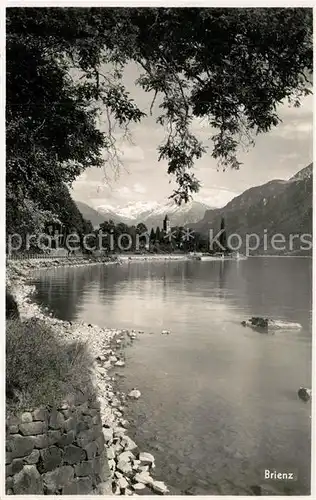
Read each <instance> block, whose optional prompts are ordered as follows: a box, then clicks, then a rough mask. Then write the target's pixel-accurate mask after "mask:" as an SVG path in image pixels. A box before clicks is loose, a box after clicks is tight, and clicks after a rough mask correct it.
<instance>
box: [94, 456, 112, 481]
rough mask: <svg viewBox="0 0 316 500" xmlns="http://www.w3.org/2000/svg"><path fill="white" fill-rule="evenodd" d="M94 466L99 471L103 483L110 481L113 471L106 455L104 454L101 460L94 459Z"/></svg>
mask: <svg viewBox="0 0 316 500" xmlns="http://www.w3.org/2000/svg"><path fill="white" fill-rule="evenodd" d="M93 466H94V468H95V469H96V470H97V473H98V476H99V477H100V479H101V482H104V481H107V480H108V479H109V477H110V476H111V471H110V467H109V461H108V459H107V457H106V454H105V453H102V455H101V456H100V458H99V459H98V458H95V459H94V462H93Z"/></svg>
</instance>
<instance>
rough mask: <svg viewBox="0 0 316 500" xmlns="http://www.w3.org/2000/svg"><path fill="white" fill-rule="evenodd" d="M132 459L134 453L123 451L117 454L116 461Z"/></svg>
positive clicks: (129, 460)
mask: <svg viewBox="0 0 316 500" xmlns="http://www.w3.org/2000/svg"><path fill="white" fill-rule="evenodd" d="M132 460H135V455H133V453H132V452H131V451H123V453H121V454H120V455H119V456H118V461H119V462H120V461H122V462H131V461H132Z"/></svg>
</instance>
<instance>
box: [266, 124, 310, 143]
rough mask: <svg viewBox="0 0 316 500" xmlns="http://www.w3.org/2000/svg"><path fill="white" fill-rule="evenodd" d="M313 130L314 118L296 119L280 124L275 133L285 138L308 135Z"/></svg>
mask: <svg viewBox="0 0 316 500" xmlns="http://www.w3.org/2000/svg"><path fill="white" fill-rule="evenodd" d="M312 132H313V121H312V120H302V121H300V120H295V121H292V122H289V123H285V124H280V125H279V126H278V127H277V128H276V129H275V130H274V134H275V135H277V136H279V137H282V138H284V139H295V138H300V139H302V138H304V136H305V137H306V136H307V137H308V136H310V135H311V134H312Z"/></svg>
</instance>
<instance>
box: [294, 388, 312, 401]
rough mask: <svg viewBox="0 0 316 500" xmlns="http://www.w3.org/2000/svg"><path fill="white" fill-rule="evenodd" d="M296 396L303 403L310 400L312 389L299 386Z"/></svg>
mask: <svg viewBox="0 0 316 500" xmlns="http://www.w3.org/2000/svg"><path fill="white" fill-rule="evenodd" d="M297 394H298V397H299V398H300V399H301V400H302V401H304V402H305V403H306V402H307V401H309V400H310V398H311V394H312V391H311V389H306V388H305V387H300V388H299V390H298V392H297Z"/></svg>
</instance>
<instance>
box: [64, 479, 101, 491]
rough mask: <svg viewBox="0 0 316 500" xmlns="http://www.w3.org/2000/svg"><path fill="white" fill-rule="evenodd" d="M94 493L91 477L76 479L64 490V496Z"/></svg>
mask: <svg viewBox="0 0 316 500" xmlns="http://www.w3.org/2000/svg"><path fill="white" fill-rule="evenodd" d="M92 493H93V486H92V480H91V479H90V478H89V477H81V478H76V479H75V480H74V481H73V482H72V483H70V484H67V485H65V486H64V487H63V489H62V495H89V494H92Z"/></svg>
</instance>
